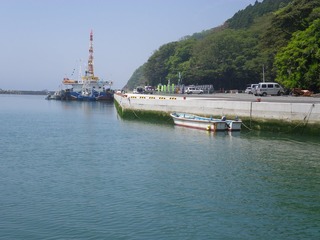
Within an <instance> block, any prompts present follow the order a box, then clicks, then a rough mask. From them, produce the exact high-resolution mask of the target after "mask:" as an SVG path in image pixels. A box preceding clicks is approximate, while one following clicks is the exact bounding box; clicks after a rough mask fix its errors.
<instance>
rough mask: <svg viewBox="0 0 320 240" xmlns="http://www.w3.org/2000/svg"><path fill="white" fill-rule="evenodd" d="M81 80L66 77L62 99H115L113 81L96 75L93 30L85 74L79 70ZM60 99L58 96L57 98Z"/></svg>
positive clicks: (63, 82) (61, 92)
mask: <svg viewBox="0 0 320 240" xmlns="http://www.w3.org/2000/svg"><path fill="white" fill-rule="evenodd" d="M79 72H80V74H79V75H80V76H79V80H74V79H69V78H68V77H65V78H64V79H63V81H62V84H63V86H64V88H63V90H60V98H59V99H61V100H77V101H110V100H113V94H114V93H113V90H111V86H112V82H109V81H103V80H100V79H99V77H97V76H95V75H94V67H93V32H92V30H91V32H90V45H89V58H88V65H87V69H86V71H85V75H84V76H82V73H81V69H80V70H79ZM57 99H58V98H57Z"/></svg>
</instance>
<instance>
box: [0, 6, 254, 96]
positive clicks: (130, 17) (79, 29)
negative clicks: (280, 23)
mask: <svg viewBox="0 0 320 240" xmlns="http://www.w3.org/2000/svg"><path fill="white" fill-rule="evenodd" d="M254 3H255V0H0V6H1V7H0V26H1V30H0V31H1V33H0V36H1V37H0V46H1V48H2V49H1V54H0V69H1V76H0V89H3V90H36V91H40V90H44V89H47V90H51V91H52V90H57V89H58V88H59V87H60V85H61V82H62V80H63V78H64V77H69V78H73V79H78V76H79V70H80V69H81V70H82V72H84V71H85V68H86V63H87V60H88V56H89V36H90V32H91V30H92V31H93V38H94V40H93V49H94V71H95V75H96V76H98V77H100V79H102V80H106V81H112V82H113V86H112V88H114V89H121V88H122V87H124V86H125V84H126V83H127V82H128V80H129V79H130V77H131V76H132V74H133V72H134V71H135V70H136V69H137V68H138V67H140V66H141V65H143V64H144V63H145V62H147V60H148V58H149V57H150V56H151V55H152V54H153V53H154V52H155V51H156V50H157V49H159V47H160V46H162V45H164V44H167V43H169V42H173V41H178V40H180V39H181V38H183V37H185V36H188V35H192V34H193V33H196V32H201V31H203V30H208V29H211V28H214V27H217V26H220V25H222V24H223V23H224V22H225V21H226V20H227V19H229V18H231V17H232V16H233V15H234V14H235V13H236V12H238V11H239V10H242V9H244V8H245V7H247V6H248V5H249V4H254Z"/></svg>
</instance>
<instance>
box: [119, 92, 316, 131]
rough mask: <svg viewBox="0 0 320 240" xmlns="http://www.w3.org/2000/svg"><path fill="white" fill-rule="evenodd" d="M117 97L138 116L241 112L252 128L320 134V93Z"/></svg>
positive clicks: (121, 105)
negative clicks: (309, 95)
mask: <svg viewBox="0 0 320 240" xmlns="http://www.w3.org/2000/svg"><path fill="white" fill-rule="evenodd" d="M114 100H115V104H116V107H117V110H118V113H119V114H120V115H122V116H125V115H128V114H129V115H130V113H131V115H132V114H134V115H135V116H136V117H138V116H139V114H142V115H143V114H145V112H148V113H149V114H151V115H152V114H153V115H155V116H166V117H169V116H170V115H169V114H170V113H172V112H186V113H192V114H197V115H203V116H214V117H221V116H226V117H227V118H229V119H231V118H234V117H236V116H238V117H239V118H241V120H242V121H243V122H244V124H245V126H246V127H247V128H248V129H250V130H251V129H252V130H267V131H277V132H279V131H282V132H297V133H311V134H313V135H314V134H316V135H319V134H320V98H319V97H294V96H266V97H256V96H253V95H249V94H243V93H240V94H208V95H192V96H191V95H153V94H115V95H114Z"/></svg>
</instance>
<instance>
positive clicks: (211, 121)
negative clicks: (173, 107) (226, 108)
mask: <svg viewBox="0 0 320 240" xmlns="http://www.w3.org/2000/svg"><path fill="white" fill-rule="evenodd" d="M170 116H171V117H172V119H173V121H174V124H175V125H178V126H183V127H189V128H196V129H202V130H206V131H213V132H216V131H226V130H229V131H240V130H241V124H242V121H241V120H239V119H236V120H227V119H226V118H225V117H222V118H221V119H217V118H212V117H209V118H208V117H201V116H197V115H194V114H189V113H177V112H175V113H171V114H170Z"/></svg>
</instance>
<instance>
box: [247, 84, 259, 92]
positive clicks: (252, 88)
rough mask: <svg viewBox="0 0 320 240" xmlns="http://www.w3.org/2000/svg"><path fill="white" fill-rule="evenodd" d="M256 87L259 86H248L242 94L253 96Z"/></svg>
mask: <svg viewBox="0 0 320 240" xmlns="http://www.w3.org/2000/svg"><path fill="white" fill-rule="evenodd" d="M258 85H259V84H250V85H249V86H248V87H247V88H246V90H245V91H244V92H245V93H248V94H255V93H256V88H257V86H258Z"/></svg>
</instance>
